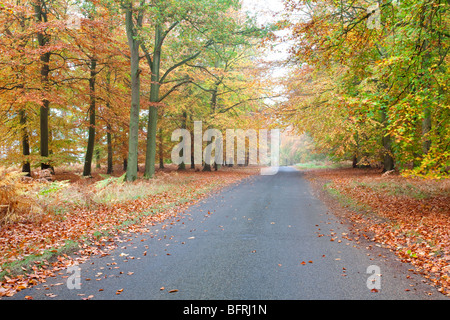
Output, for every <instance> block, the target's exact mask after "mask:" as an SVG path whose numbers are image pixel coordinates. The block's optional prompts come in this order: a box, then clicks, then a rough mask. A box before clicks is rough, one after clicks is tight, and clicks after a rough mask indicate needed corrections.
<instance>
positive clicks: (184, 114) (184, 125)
mask: <svg viewBox="0 0 450 320" xmlns="http://www.w3.org/2000/svg"><path fill="white" fill-rule="evenodd" d="M186 120H187V113H186V111H183V119H182V123H181V129H186ZM183 153H184V150H183V149H182V150H181V154H180V155H181V156H184V154H183ZM178 170H182V171H183V170H186V163H184V161H183V162H181V163H180V164H179V165H178Z"/></svg>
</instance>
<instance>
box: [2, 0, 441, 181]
mask: <svg viewBox="0 0 450 320" xmlns="http://www.w3.org/2000/svg"><path fill="white" fill-rule="evenodd" d="M374 3H375V6H374ZM283 4H284V11H282V12H281V13H278V15H274V17H275V18H274V19H272V21H274V22H271V23H257V21H256V20H257V19H256V17H255V15H253V16H252V15H250V14H249V13H248V12H247V13H246V12H244V11H243V10H241V9H240V8H241V3H240V2H239V1H235V0H226V1H225V0H224V1H222V0H212V1H209V0H208V1H207V0H201V1H188V0H182V1H157V0H152V1H144V0H143V1H127V0H122V1H113V0H94V1H79V0H73V1H71V0H67V1H55V0H36V1H3V2H1V3H0V22H1V25H2V31H1V38H0V47H1V51H2V55H1V58H0V59H1V61H0V63H1V70H2V72H1V74H0V108H1V109H0V113H1V122H2V123H1V127H0V130H1V141H2V143H1V150H0V151H1V161H2V164H3V165H4V166H5V167H10V166H21V168H22V171H23V172H25V173H26V174H28V175H29V174H30V173H31V171H32V168H39V167H40V168H41V169H47V168H51V169H52V170H54V168H55V167H58V166H63V165H67V164H72V163H81V164H83V173H82V174H83V176H86V177H89V176H91V171H92V166H93V163H94V164H95V165H96V166H97V167H98V166H100V165H103V166H106V167H107V174H111V173H112V171H113V167H114V164H121V165H123V168H124V170H126V179H127V180H128V181H134V180H135V179H136V178H137V172H138V170H139V167H138V163H145V169H144V177H146V178H151V177H152V176H153V175H154V172H155V162H158V160H159V165H160V167H163V166H164V163H165V162H170V159H169V158H170V150H171V149H172V148H173V146H174V143H173V142H172V141H170V135H171V132H173V130H175V129H176V128H183V129H188V130H192V127H193V121H195V120H202V121H203V122H204V124H205V126H206V127H207V128H217V129H219V130H224V129H225V128H228V127H230V124H233V127H234V128H244V129H245V128H271V127H278V128H288V129H289V130H290V131H292V132H294V133H296V134H303V133H307V135H308V138H311V141H312V142H311V143H312V145H313V148H312V150H311V153H316V154H326V155H327V156H328V157H329V158H330V159H332V160H334V161H342V160H351V161H353V165H354V166H379V167H383V169H384V171H390V170H394V169H396V170H398V171H401V172H402V173H404V174H410V175H415V176H423V177H432V178H436V177H443V176H446V175H448V167H449V159H450V150H449V142H450V139H449V138H450V133H449V130H450V128H449V125H448V124H449V123H448V122H449V104H448V87H447V85H448V79H449V77H448V74H449V73H448V70H447V67H448V61H449V59H448V56H447V53H448V50H449V35H450V34H449V27H448V23H449V19H448V2H447V1H443V0H439V1H425V0H423V1H422V0H418V1H406V0H405V1H381V2H373V1H357V0H354V1H329V0H324V1H309V0H308V1H294V0H292V1H291V0H286V1H284V2H283ZM283 43H287V44H289V53H288V56H287V58H283V59H279V60H278V61H276V62H271V63H270V62H265V61H264V59H263V58H264V55H266V54H267V52H268V51H270V50H271V49H273V48H275V47H276V46H277V45H279V44H283ZM275 52H276V50H275ZM273 64H278V66H280V65H281V66H283V68H285V69H286V70H287V71H286V72H285V75H284V76H282V77H278V78H276V77H271V76H270V74H271V73H270V72H271V68H272V67H273V66H274V65H273ZM279 88H282V89H281V90H280V89H279ZM274 97H275V98H279V99H274ZM287 148H289V149H295V150H299V149H302V148H295V147H292V148H291V147H287ZM303 149H304V148H303ZM291 152H297V151H292V150H291ZM297 158H298V157H297ZM168 160H169V161H168ZM184 167H185V166H184V164H182V166H181V169H183V168H184ZM205 167H206V169H210V168H208V165H205Z"/></svg>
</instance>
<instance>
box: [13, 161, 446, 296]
mask: <svg viewBox="0 0 450 320" xmlns="http://www.w3.org/2000/svg"><path fill="white" fill-rule="evenodd" d="M162 227H163V225H156V226H153V227H151V228H150V233H146V234H139V235H136V234H129V235H126V236H124V238H123V242H122V243H120V244H119V246H118V248H117V249H116V250H114V251H112V252H111V255H109V256H105V257H92V258H91V259H90V260H89V261H87V262H86V263H84V264H82V265H80V269H79V271H80V277H81V278H80V279H81V289H68V287H67V285H66V284H67V279H68V278H67V275H69V274H64V273H63V275H58V276H57V277H55V278H50V279H48V281H47V282H46V283H44V284H40V285H38V286H36V287H33V288H30V289H26V290H22V291H21V292H19V293H17V294H16V295H15V296H14V297H12V299H18V300H21V299H24V297H25V296H27V295H28V296H32V297H33V299H34V300H40V299H42V300H44V299H48V300H56V299H74V300H80V299H82V298H87V297H89V296H91V299H93V300H95V299H108V300H111V299H119V300H135V299H136V300H137V299H139V300H142V299H145V300H147V299H151V300H157V299H176V300H184V299H189V300H229V299H232V300H249V299H250V300H297V299H301V300H310V299H314V300H321V299H327V300H328V299H333V300H334V299H339V300H353V299H357V300H361V299H363V300H365V299H367V300H376V299H385V300H386V299H387V300H390V299H408V300H411V299H447V298H445V297H444V296H443V295H441V294H440V293H439V292H437V291H436V290H435V289H434V288H433V287H431V286H430V285H428V284H425V283H423V282H422V280H423V279H422V278H421V277H420V276H419V275H416V274H414V273H413V272H411V271H408V269H411V268H412V267H411V266H410V265H408V264H405V263H401V262H400V261H398V260H397V259H396V257H395V256H394V255H393V253H391V252H390V251H389V250H387V249H385V248H379V247H377V246H375V245H373V246H372V248H371V249H367V248H366V245H364V244H362V245H357V244H356V242H355V241H348V240H347V239H345V238H343V237H342V234H343V233H344V234H345V233H348V232H349V230H348V229H347V226H346V225H345V224H341V223H340V222H339V220H338V219H337V217H335V216H334V214H333V213H332V211H331V210H330V209H329V208H327V207H325V205H324V204H323V203H322V202H321V201H319V200H318V199H317V198H315V197H314V196H313V195H312V193H311V189H310V187H309V184H308V182H307V181H306V180H305V179H304V178H303V177H302V173H301V172H298V171H296V170H294V169H292V168H289V167H282V168H280V171H279V172H278V174H276V175H273V176H255V177H252V178H250V179H248V180H245V181H243V182H241V183H240V184H237V185H234V186H230V187H228V188H226V189H224V190H223V191H222V192H220V193H217V194H214V195H212V196H210V197H209V198H208V199H205V200H203V201H202V202H200V203H198V204H197V205H195V206H192V207H191V208H190V209H189V210H188V211H186V212H185V213H183V214H182V216H181V219H180V221H178V222H175V223H174V224H173V225H169V226H168V227H165V228H162ZM332 232H333V234H332ZM321 234H323V236H320V235H321ZM151 236H153V237H151ZM332 238H335V239H334V241H331V239H332ZM141 240H142V241H141ZM144 252H145V255H144ZM303 261H304V264H302V262H303ZM369 266H375V269H374V270H376V271H374V273H368V272H367V271H368V268H369ZM378 272H379V273H378ZM379 274H381V276H380V275H379ZM369 277H373V278H374V279H376V283H377V284H379V285H380V287H379V288H380V289H379V290H377V291H378V292H373V290H371V288H370V287H368V286H367V280H368V278H369ZM369 283H371V282H370V281H369ZM118 290H119V292H118ZM172 290H175V291H172ZM170 291H172V292H170ZM118 293H120V294H118ZM430 293H431V295H429V294H430Z"/></svg>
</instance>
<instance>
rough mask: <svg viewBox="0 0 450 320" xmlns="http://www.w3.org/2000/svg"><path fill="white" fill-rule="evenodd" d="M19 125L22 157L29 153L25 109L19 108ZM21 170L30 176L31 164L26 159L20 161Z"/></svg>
mask: <svg viewBox="0 0 450 320" xmlns="http://www.w3.org/2000/svg"><path fill="white" fill-rule="evenodd" d="M19 117H20V125H21V127H22V154H23V156H24V158H26V157H27V156H29V155H30V142H29V137H28V132H27V128H26V124H27V116H26V114H25V110H23V109H21V110H20V111H19ZM22 172H24V173H26V176H27V177H31V165H30V162H29V161H28V159H25V160H24V161H23V162H22Z"/></svg>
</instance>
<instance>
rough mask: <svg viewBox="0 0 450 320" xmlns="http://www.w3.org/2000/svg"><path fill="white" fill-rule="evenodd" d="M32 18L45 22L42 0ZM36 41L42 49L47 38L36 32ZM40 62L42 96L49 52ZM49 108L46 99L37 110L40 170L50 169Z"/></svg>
mask: <svg viewBox="0 0 450 320" xmlns="http://www.w3.org/2000/svg"><path fill="white" fill-rule="evenodd" d="M33 7H34V16H35V19H36V21H37V22H47V13H46V12H45V10H43V5H42V0H37V1H36V2H35V3H34V4H33ZM37 40H38V44H39V47H40V48H44V47H45V46H46V45H47V43H48V40H49V39H48V36H46V35H45V34H44V33H43V32H37ZM40 60H41V64H42V65H41V70H40V73H41V84H42V90H43V91H44V93H43V94H44V95H45V93H46V91H47V90H48V89H49V88H48V87H49V74H50V67H49V63H50V52H44V53H42V54H41V56H40ZM49 108H50V101H49V100H47V98H45V97H44V98H43V99H42V103H41V106H40V108H39V120H40V121H39V126H40V142H39V148H40V155H41V157H42V160H41V169H42V170H44V169H49V168H51V166H50V164H49V162H48V160H46V158H48V155H49V148H48V138H49V130H48V118H49V111H50V110H49Z"/></svg>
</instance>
